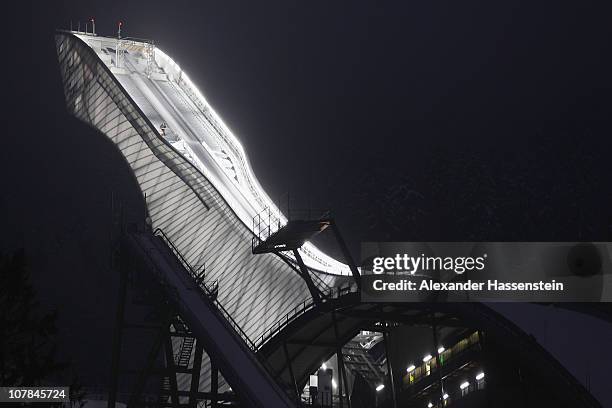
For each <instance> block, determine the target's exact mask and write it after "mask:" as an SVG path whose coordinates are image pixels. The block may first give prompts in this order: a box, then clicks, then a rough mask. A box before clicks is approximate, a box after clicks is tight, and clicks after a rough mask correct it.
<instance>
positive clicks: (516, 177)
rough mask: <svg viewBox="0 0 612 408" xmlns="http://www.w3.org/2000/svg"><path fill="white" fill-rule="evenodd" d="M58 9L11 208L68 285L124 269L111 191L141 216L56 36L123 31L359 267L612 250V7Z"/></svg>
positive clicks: (39, 70) (316, 4)
mask: <svg viewBox="0 0 612 408" xmlns="http://www.w3.org/2000/svg"><path fill="white" fill-rule="evenodd" d="M45 3H48V4H40V5H32V9H31V10H30V11H29V13H30V14H29V15H30V16H31V19H29V22H30V23H31V27H29V29H28V32H27V33H24V30H23V28H24V27H27V24H26V22H27V21H28V19H26V18H22V17H23V16H22V15H21V16H20V17H19V18H18V19H17V20H18V21H17V22H18V24H19V25H20V27H21V28H20V30H19V31H14V32H13V35H14V36H19V37H18V40H19V43H20V44H23V41H24V38H27V36H30V37H31V41H30V47H29V48H28V47H27V46H21V47H20V48H21V49H20V51H21V52H22V53H24V54H23V58H15V60H17V61H20V62H21V61H23V63H21V64H19V63H14V64H10V65H12V68H13V69H16V71H17V72H16V73H15V75H13V76H11V77H10V78H11V80H9V81H8V88H9V90H11V89H12V88H16V90H17V91H18V95H17V96H18V97H17V98H16V99H14V100H13V101H14V102H13V105H19V106H20V107H25V109H23V110H22V109H20V110H19V111H18V112H15V113H14V114H13V113H12V112H11V113H10V114H9V116H8V117H7V119H8V120H7V122H8V127H7V128H5V132H4V135H5V136H4V138H3V140H4V143H3V148H2V149H1V152H0V154H1V156H0V157H1V159H2V160H1V162H2V165H3V166H5V169H4V170H3V171H2V174H3V176H4V178H5V179H3V180H2V183H3V185H5V186H7V187H8V188H5V190H4V191H5V192H4V194H3V195H2V196H1V197H0V205H2V206H5V207H6V208H8V210H7V211H3V215H6V214H9V216H8V217H5V219H4V220H3V222H2V228H3V230H4V231H5V233H4V234H3V236H2V243H3V246H4V247H6V248H13V247H16V246H26V248H30V253H32V254H33V258H34V259H33V260H32V262H33V264H34V267H39V268H42V269H41V270H43V271H44V273H43V275H45V276H47V279H49V280H52V279H53V275H54V274H55V273H56V272H57V271H58V270H59V269H60V268H62V265H66V263H68V264H69V265H70V267H72V268H75V269H78V268H84V267H88V266H91V265H97V266H95V269H96V274H97V273H100V274H102V273H104V271H106V269H105V268H106V266H105V264H104V263H105V262H106V259H107V258H105V256H106V252H104V251H99V250H98V248H99V247H100V245H101V243H104V244H105V245H106V242H107V238H108V225H107V222H106V220H108V218H109V217H110V205H109V201H110V194H111V192H112V191H114V192H116V193H117V194H118V195H119V196H120V197H121V198H122V200H124V201H125V203H126V206H127V208H128V212H129V214H130V216H131V217H133V218H137V217H139V215H140V214H141V211H142V203H141V202H140V201H139V197H138V194H137V191H136V190H135V188H136V186H135V184H133V181H131V179H130V176H129V170H128V169H127V166H126V165H125V164H124V163H123V162H122V160H121V158H120V157H119V155H118V154H117V152H116V151H115V150H114V148H113V146H112V145H110V143H108V142H107V141H106V140H104V138H103V137H101V136H100V135H98V134H96V132H94V131H93V130H91V129H89V128H87V127H86V126H84V125H83V124H81V123H79V122H77V121H75V120H74V119H72V118H71V117H69V116H68V115H67V114H66V111H65V108H64V101H63V95H62V89H61V83H60V77H59V71H58V67H57V61H56V57H55V48H54V47H55V46H54V43H53V30H54V29H55V28H69V26H70V21H71V20H72V22H73V24H74V25H75V26H76V23H77V21H79V20H80V21H81V25H82V27H84V22H85V21H86V20H88V18H89V17H92V16H93V17H95V18H96V23H97V31H98V33H99V34H104V35H112V34H114V32H115V30H116V22H117V21H118V20H122V21H123V22H124V30H123V34H124V35H127V36H134V37H141V38H149V39H153V40H155V42H156V44H157V45H158V46H159V47H160V48H162V49H164V50H165V51H166V52H167V53H168V54H169V55H170V56H171V57H172V58H174V59H175V60H176V61H177V62H178V63H179V64H180V65H181V66H182V68H184V69H185V70H186V72H187V73H188V74H189V75H190V77H191V78H192V79H193V80H194V82H195V83H196V84H197V85H198V86H199V87H200V88H201V89H202V91H203V93H204V94H205V95H206V97H207V98H208V99H209V101H210V102H211V104H212V105H213V106H214V107H215V109H216V110H217V112H218V113H219V114H220V115H221V116H222V118H223V119H224V121H225V122H226V123H227V125H228V126H229V127H230V128H231V129H232V130H233V131H234V132H235V133H236V135H237V136H238V137H239V139H240V140H241V142H242V143H243V145H244V146H245V149H246V151H247V154H248V155H249V159H250V161H251V163H252V165H253V167H254V170H255V174H256V175H257V177H258V179H259V180H260V182H261V184H262V185H263V186H264V188H265V189H266V191H268V192H269V194H270V196H271V197H272V198H273V199H275V200H276V199H278V198H279V197H281V196H282V195H283V194H286V193H287V192H288V191H289V192H290V195H291V197H293V200H294V203H293V204H292V205H293V206H294V207H306V206H307V205H309V203H312V204H311V205H312V206H313V207H316V208H330V209H332V210H333V211H334V213H335V215H336V217H337V219H338V222H339V225H340V227H341V228H342V230H343V231H344V233H345V235H346V237H347V239H348V241H349V243H350V245H351V248H353V250H354V251H356V250H357V248H358V244H359V242H361V241H364V240H414V241H422V240H483V241H485V240H486V241H493V240H519V241H528V240H534V241H546V240H551V241H552V240H569V241H574V240H611V238H612V213H611V211H610V208H612V187H611V186H612V183H611V180H610V178H611V173H612V172H611V171H610V170H611V168H610V160H609V156H610V154H609V153H610V151H611V149H610V148H611V147H612V140H611V139H612V138H611V136H612V115H611V114H612V75H610V73H611V72H612V47H611V46H612V24H611V23H610V16H611V15H612V14H611V11H612V7H611V6H609V5H607V6H606V5H605V2H589V1H580V2H569V1H568V2H538V3H537V4H534V3H535V2H533V1H513V2H503V4H502V2H494V1H482V2H471V1H470V2H457V1H438V2H387V3H386V4H385V5H384V6H383V5H382V4H380V3H381V2H376V3H375V2H356V1H350V2H349V1H345V2H327V1H309V2H298V1H274V2H249V1H243V2H237V1H223V2H208V1H207V2H202V1H197V2H196V1H194V2H191V3H187V2H181V1H171V2H169V1H163V2H156V1H142V2H139V1H115V2H113V1H108V0H107V1H99V2H92V1H64V2H62V3H61V4H51V3H52V2H45ZM331 3H333V4H331ZM16 38H17V37H16ZM20 55H21V54H20ZM7 58H9V57H7ZM24 78H25V79H26V80H25V81H24V80H23V79H24ZM32 112H36V114H35V115H32ZM5 126H6V125H5ZM7 238H8V239H7ZM330 250H331V251H332V253H333V248H331V247H330ZM76 254H78V255H76ZM96 274H92V275H96ZM41 279H42V281H43V282H44V279H43V278H41ZM102 280H103V279H100V281H102ZM88 282H89V280H88ZM97 283H99V282H89V284H90V285H92V286H95V285H96V284H97ZM67 285H68V286H70V284H67ZM73 285H74V287H76V284H74V283H73ZM49 296H51V295H49ZM99 300H100V299H88V301H90V302H97V301H99ZM54 302H55V303H57V304H59V305H63V306H64V307H76V306H78V302H77V303H75V302H76V301H75V300H74V299H71V298H70V296H65V295H62V296H59V300H57V299H55V300H54ZM101 314H102V312H100V315H101ZM518 314H519V315H522V316H524V317H525V316H529V315H530V313H529V312H519V313H518ZM555 316H557V315H555ZM555 319H556V320H555ZM551 320H555V321H558V320H560V319H558V318H557V317H554V318H551ZM557 327H562V324H561V323H559V324H558V325H557ZM589 327H590V329H591V330H599V328H598V327H597V328H596V326H589ZM589 327H587V328H583V330H585V331H588V330H589ZM75 330H76V328H75ZM579 340H580V339H578V340H577V341H578V342H579ZM547 341H550V342H553V343H554V340H551V339H548V340H547ZM582 341H586V340H584V339H582ZM578 345H579V346H580V347H584V348H587V347H589V344H587V343H586V342H584V343H578ZM557 346H558V347H561V346H560V345H558V344H557ZM552 347H553V349H554V347H555V344H553V346H552ZM568 353H569V351H568ZM608 357H609V356H608ZM594 370H596V368H594Z"/></svg>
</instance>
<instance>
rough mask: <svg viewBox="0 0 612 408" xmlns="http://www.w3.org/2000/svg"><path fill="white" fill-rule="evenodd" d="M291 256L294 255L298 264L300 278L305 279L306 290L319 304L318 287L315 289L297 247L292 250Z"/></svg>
mask: <svg viewBox="0 0 612 408" xmlns="http://www.w3.org/2000/svg"><path fill="white" fill-rule="evenodd" d="M293 256H295V259H296V260H297V262H298V265H299V266H300V270H301V271H302V278H303V279H304V280H305V281H306V286H308V290H309V291H310V294H311V295H312V298H313V299H314V301H315V303H317V304H320V303H321V294H320V293H319V289H317V287H316V286H315V284H314V283H313V281H312V278H311V277H310V274H309V273H308V268H307V267H306V265H305V264H304V260H303V259H302V256H301V255H300V253H299V251H298V250H297V249H294V250H293Z"/></svg>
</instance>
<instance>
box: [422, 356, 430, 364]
mask: <svg viewBox="0 0 612 408" xmlns="http://www.w3.org/2000/svg"><path fill="white" fill-rule="evenodd" d="M429 360H431V354H428V355H426V356H425V357H423V362H424V363H426V362H428V361H429Z"/></svg>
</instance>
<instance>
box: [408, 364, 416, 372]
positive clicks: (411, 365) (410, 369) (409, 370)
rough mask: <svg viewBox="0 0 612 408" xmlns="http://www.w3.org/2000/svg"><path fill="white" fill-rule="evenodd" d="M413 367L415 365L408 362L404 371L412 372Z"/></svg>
mask: <svg viewBox="0 0 612 408" xmlns="http://www.w3.org/2000/svg"><path fill="white" fill-rule="evenodd" d="M415 368H416V367H415V366H414V364H410V365H409V366H408V368H407V369H406V372H408V373H411V372H413V371H414V369H415Z"/></svg>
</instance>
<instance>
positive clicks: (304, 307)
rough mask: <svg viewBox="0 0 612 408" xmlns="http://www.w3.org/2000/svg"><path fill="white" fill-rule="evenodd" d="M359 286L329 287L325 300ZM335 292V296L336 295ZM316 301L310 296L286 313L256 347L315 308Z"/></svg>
mask: <svg viewBox="0 0 612 408" xmlns="http://www.w3.org/2000/svg"><path fill="white" fill-rule="evenodd" d="M357 290H358V287H357V284H355V283H351V284H349V285H347V286H339V287H330V288H327V290H326V291H324V292H323V300H324V301H325V300H329V299H334V298H336V299H338V298H340V296H342V295H344V294H349V293H354V292H357ZM334 294H335V296H334ZM315 306H316V303H315V301H314V299H312V298H308V299H306V300H304V301H303V302H302V303H299V304H297V305H296V306H295V307H294V308H293V309H291V310H290V311H289V312H287V313H286V314H285V316H283V317H282V318H281V319H280V320H278V321H277V322H276V323H273V324H272V325H271V326H269V327H268V328H267V329H266V330H264V332H263V333H262V335H261V336H259V337H258V338H257V340H256V343H255V347H256V349H257V350H259V349H260V348H261V347H262V346H263V345H264V344H265V343H266V342H267V341H268V340H270V338H272V337H273V336H274V335H275V334H276V333H278V332H280V331H281V329H282V328H283V327H285V326H287V325H288V324H289V323H291V322H293V321H294V320H295V319H297V318H298V317H299V316H301V315H303V314H304V313H306V312H307V311H309V310H310V309H312V308H314V307H315Z"/></svg>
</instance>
